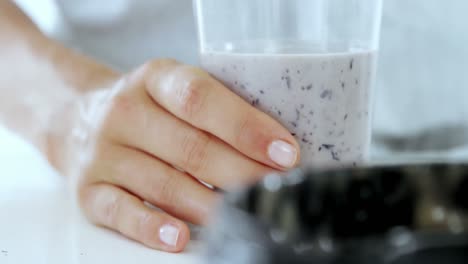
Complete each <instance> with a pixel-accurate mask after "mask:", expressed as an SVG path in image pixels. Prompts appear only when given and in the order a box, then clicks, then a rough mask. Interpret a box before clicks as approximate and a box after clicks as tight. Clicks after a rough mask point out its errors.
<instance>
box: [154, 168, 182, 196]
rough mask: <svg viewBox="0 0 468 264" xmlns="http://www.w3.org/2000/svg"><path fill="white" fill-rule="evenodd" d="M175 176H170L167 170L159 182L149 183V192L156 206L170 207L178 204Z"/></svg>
mask: <svg viewBox="0 0 468 264" xmlns="http://www.w3.org/2000/svg"><path fill="white" fill-rule="evenodd" d="M175 176H176V175H172V173H170V172H169V170H168V171H167V172H165V175H164V176H162V177H161V179H160V180H159V181H153V182H152V183H150V186H151V187H150V191H151V193H152V195H153V196H154V198H155V200H156V201H157V203H158V204H160V205H171V204H177V203H178V196H177V191H178V190H179V188H178V181H177V178H176V177H175Z"/></svg>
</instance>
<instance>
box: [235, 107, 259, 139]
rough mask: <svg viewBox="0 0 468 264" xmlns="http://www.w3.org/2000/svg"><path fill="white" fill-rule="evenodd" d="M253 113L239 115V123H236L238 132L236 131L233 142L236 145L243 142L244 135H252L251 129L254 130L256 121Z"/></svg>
mask: <svg viewBox="0 0 468 264" xmlns="http://www.w3.org/2000/svg"><path fill="white" fill-rule="evenodd" d="M253 116H254V115H251V114H244V115H242V116H241V117H240V119H239V123H238V126H237V127H238V129H239V131H238V133H236V138H235V140H234V144H236V146H241V147H242V145H243V144H245V138H246V137H251V136H254V135H252V131H255V130H256V129H255V125H256V123H257V122H255V120H254V119H255V118H254V117H253Z"/></svg>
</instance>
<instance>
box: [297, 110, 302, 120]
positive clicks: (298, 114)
mask: <svg viewBox="0 0 468 264" xmlns="http://www.w3.org/2000/svg"><path fill="white" fill-rule="evenodd" d="M299 119H301V112H300V111H299V109H297V108H296V121H299Z"/></svg>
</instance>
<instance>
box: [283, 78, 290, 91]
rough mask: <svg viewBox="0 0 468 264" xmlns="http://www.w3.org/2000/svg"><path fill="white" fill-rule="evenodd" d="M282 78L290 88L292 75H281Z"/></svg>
mask: <svg viewBox="0 0 468 264" xmlns="http://www.w3.org/2000/svg"><path fill="white" fill-rule="evenodd" d="M281 79H282V80H283V81H285V82H286V87H287V88H288V89H291V77H289V76H283V77H281Z"/></svg>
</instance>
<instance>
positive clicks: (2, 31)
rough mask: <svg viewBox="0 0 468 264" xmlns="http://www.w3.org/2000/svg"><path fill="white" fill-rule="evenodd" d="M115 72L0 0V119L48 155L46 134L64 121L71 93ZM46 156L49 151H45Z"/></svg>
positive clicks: (97, 84)
mask: <svg viewBox="0 0 468 264" xmlns="http://www.w3.org/2000/svg"><path fill="white" fill-rule="evenodd" d="M117 76H118V74H117V73H116V72H114V71H112V70H110V69H109V68H108V67H105V66H103V65H100V64H98V63H96V62H94V61H93V60H91V59H89V58H87V57H85V56H82V55H79V54H77V53H74V52H72V51H70V50H68V49H66V48H65V47H63V46H62V45H60V44H59V43H57V42H55V41H53V40H51V39H49V38H47V37H46V36H44V35H43V34H42V33H41V32H40V31H39V30H38V29H37V27H36V26H35V25H34V24H33V23H32V22H31V21H30V20H29V19H28V18H27V17H26V16H25V15H24V14H23V13H22V12H21V11H20V10H19V9H18V8H17V7H16V6H15V5H14V4H13V3H12V2H11V1H8V0H0V122H2V123H3V124H5V125H6V126H7V127H8V128H9V129H11V130H13V131H15V132H16V133H18V134H20V135H21V136H23V137H24V138H25V139H26V140H28V141H30V142H31V143H32V144H34V145H35V146H36V147H37V148H39V149H40V150H41V151H42V152H43V153H45V154H47V155H48V156H50V155H52V154H51V153H49V150H50V147H49V144H50V142H49V141H50V134H54V133H55V134H57V136H58V134H59V132H56V131H53V130H57V131H58V130H64V129H65V128H64V127H61V126H67V125H69V124H66V123H67V122H70V120H67V117H66V111H68V110H67V108H68V106H69V105H70V104H71V103H72V102H74V101H75V100H76V98H77V97H78V96H79V95H81V94H83V93H86V92H87V91H89V90H93V89H97V88H99V87H104V86H105V84H106V83H107V82H110V81H113V80H114V79H115V78H116V77H117ZM48 158H49V159H52V157H48Z"/></svg>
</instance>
